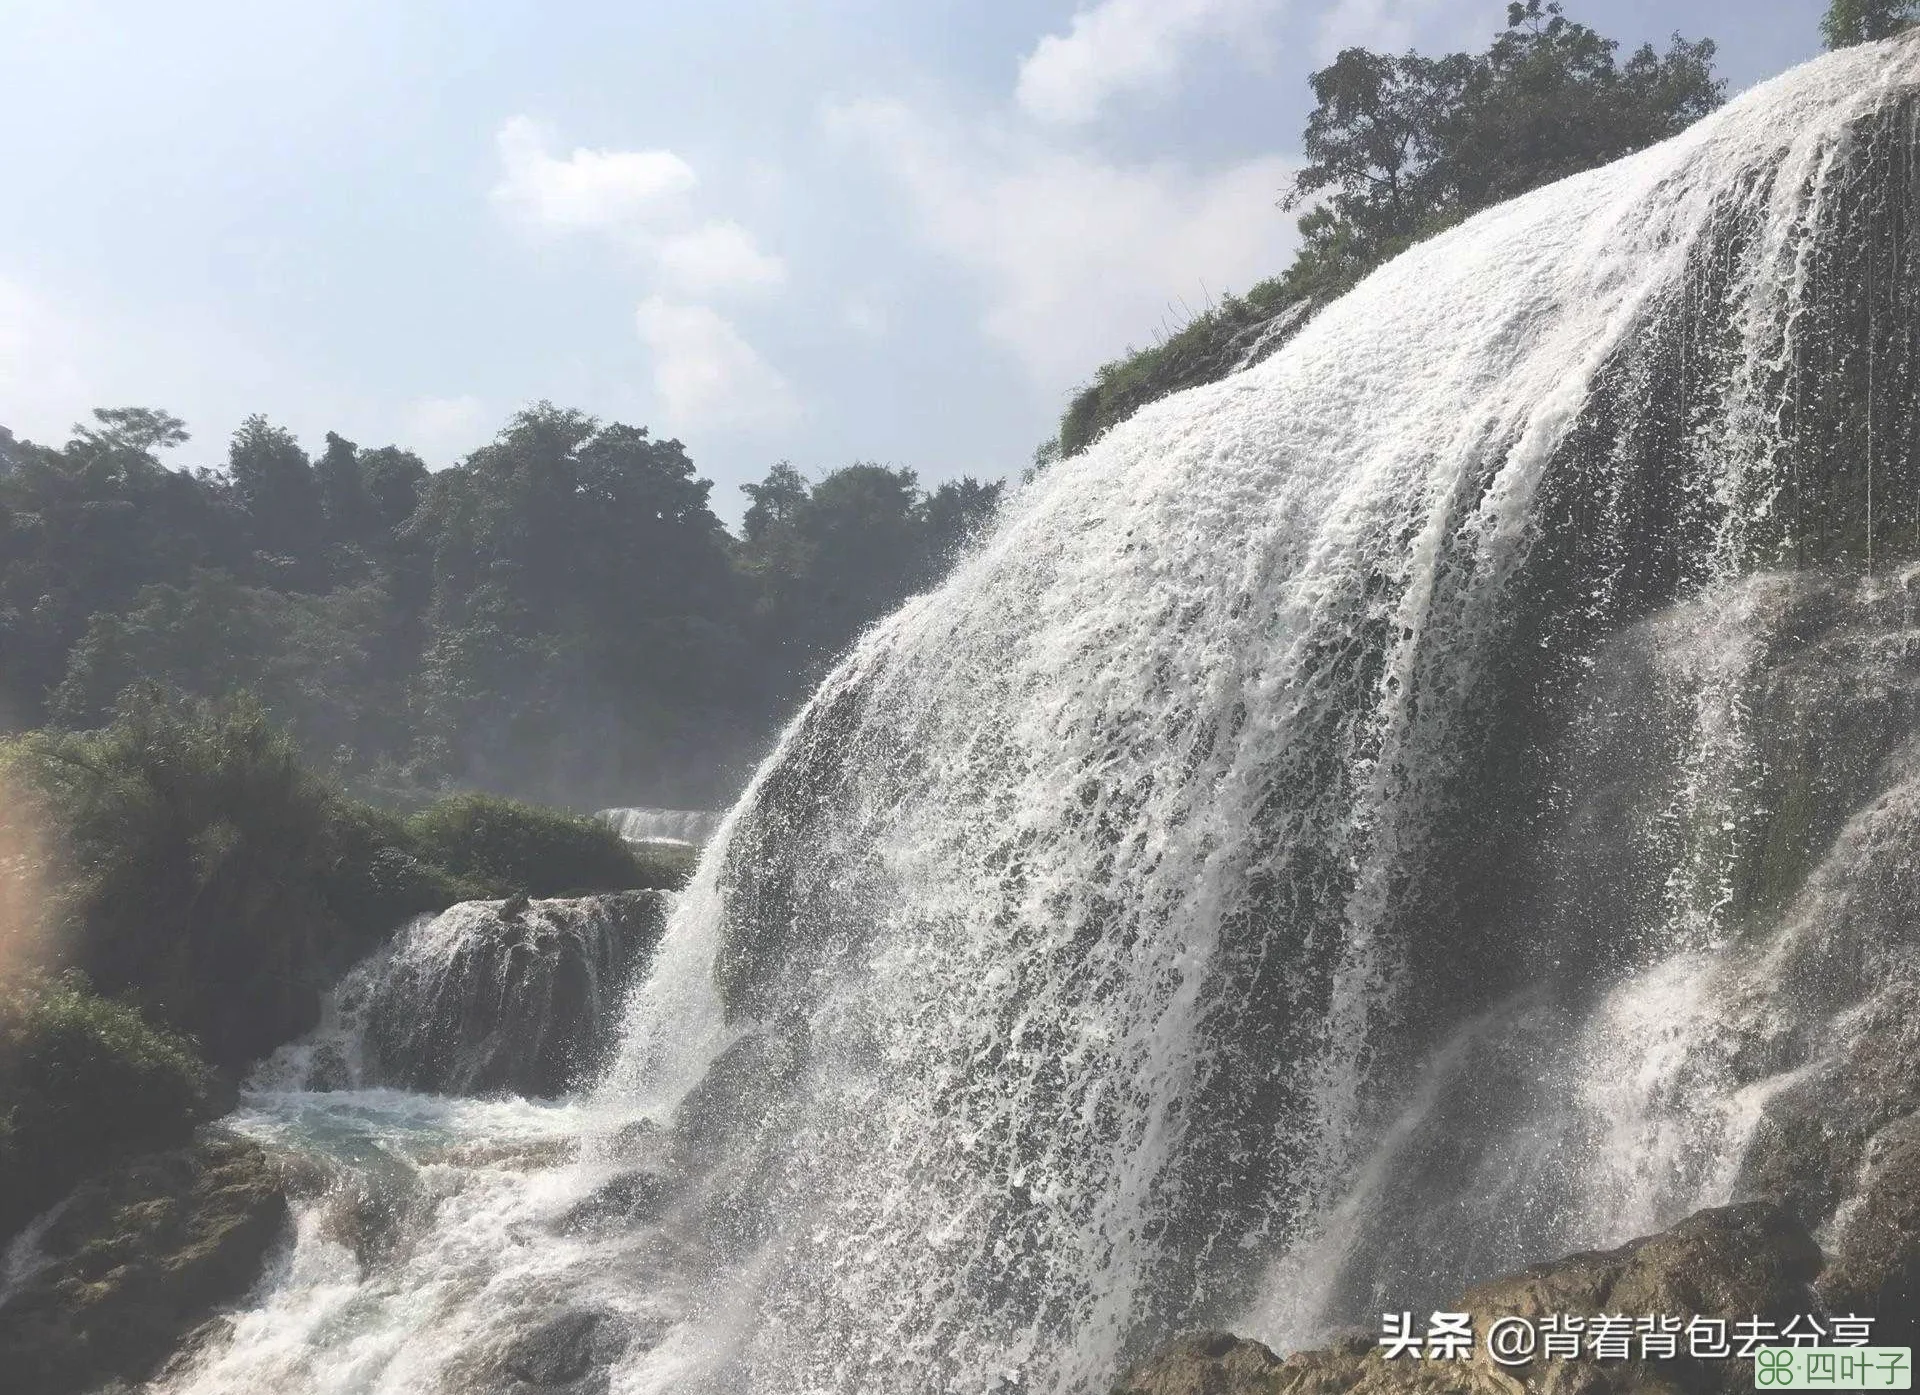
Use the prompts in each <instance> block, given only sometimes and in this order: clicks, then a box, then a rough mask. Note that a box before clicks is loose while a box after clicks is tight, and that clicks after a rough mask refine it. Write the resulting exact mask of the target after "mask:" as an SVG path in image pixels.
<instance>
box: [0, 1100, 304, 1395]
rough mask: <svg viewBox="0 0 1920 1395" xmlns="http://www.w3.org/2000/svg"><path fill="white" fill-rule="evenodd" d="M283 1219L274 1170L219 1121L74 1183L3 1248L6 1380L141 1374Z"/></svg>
mask: <svg viewBox="0 0 1920 1395" xmlns="http://www.w3.org/2000/svg"><path fill="white" fill-rule="evenodd" d="M287 1221H288V1212H287V1200H286V1193H285V1190H284V1187H283V1183H282V1180H281V1176H280V1172H279V1169H278V1168H276V1167H275V1166H274V1164H273V1163H272V1161H271V1160H270V1159H268V1157H267V1156H266V1155H265V1154H264V1153H263V1152H261V1150H260V1149H259V1148H258V1147H256V1146H255V1145H254V1144H252V1143H249V1142H246V1141H244V1140H242V1139H238V1138H235V1137H232V1136H231V1135H228V1134H224V1133H221V1132H218V1131H210V1132H208V1133H206V1134H203V1135H202V1137H201V1138H200V1139H199V1140H198V1141H196V1142H195V1143H193V1144H191V1145H189V1146H188V1147H185V1148H179V1149H175V1150H173V1151H170V1152H165V1153H154V1154H150V1155H148V1156H146V1157H143V1158H139V1159H137V1160H135V1161H134V1162H131V1163H129V1164H127V1165H126V1166H124V1167H121V1168H119V1169H117V1170H115V1171H113V1172H110V1173H108V1174H106V1175H104V1176H101V1177H97V1178H94V1179H92V1180H90V1181H88V1182H85V1183H82V1184H81V1186H80V1187H79V1189H78V1190H76V1191H75V1192H74V1193H73V1195H72V1196H71V1197H69V1198H68V1200H67V1201H66V1202H65V1203H64V1204H63V1205H62V1206H61V1208H60V1209H59V1210H58V1211H57V1212H56V1213H54V1215H53V1218H52V1219H51V1220H50V1221H48V1222H46V1223H45V1224H44V1226H36V1227H34V1228H33V1230H32V1231H30V1232H29V1234H28V1235H27V1236H26V1237H23V1239H22V1241H20V1242H18V1244H17V1245H16V1248H15V1250H14V1252H13V1253H12V1255H11V1256H10V1258H11V1259H12V1260H13V1261H14V1267H15V1270H16V1274H15V1282H14V1284H13V1286H12V1288H11V1289H10V1291H6V1292H5V1296H4V1298H0V1372H4V1373H5V1378H4V1380H5V1381H13V1382H16V1384H12V1385H8V1386H7V1388H8V1389H16V1390H23V1391H24V1390H31V1391H33V1392H35V1395H77V1392H81V1391H98V1390H114V1389H120V1388H124V1387H122V1386H121V1385H120V1384H119V1383H120V1382H134V1383H138V1382H140V1381H142V1380H144V1379H146V1378H147V1377H148V1376H150V1375H152V1374H153V1373H154V1371H155V1370H156V1369H157V1368H159V1367H160V1366H161V1365H162V1364H163V1363H164V1362H166V1360H167V1359H168V1357H169V1356H171V1355H173V1354H174V1353H176V1352H179V1351H182V1350H183V1349H187V1348H191V1347H192V1346H193V1341H192V1339H191V1337H190V1334H192V1333H193V1332H194V1331H195V1329H197V1328H199V1327H201V1326H202V1325H203V1324H205V1323H206V1322H207V1321H208V1320H209V1319H210V1318H212V1317H213V1315H214V1313H215V1312H216V1310H217V1309H218V1308H220V1307H221V1306H222V1305H223V1304H227V1303H231V1302H233V1301H235V1300H237V1299H239V1298H240V1297H242V1296H243V1295H244V1294H245V1293H246V1292H247V1290H248V1289H249V1288H251V1287H252V1286H253V1284H254V1282H255V1281H256V1280H257V1279H258V1278H259V1276H260V1274H261V1271H262V1268H263V1267H264V1265H265V1262H266V1258H267V1255H268V1252H269V1251H270V1250H271V1249H272V1247H273V1246H274V1244H275V1242H276V1241H277V1240H278V1239H279V1238H280V1237H281V1235H282V1233H283V1232H284V1230H285V1228H286V1226H287ZM34 1232H37V1233H34ZM0 1383H4V1381H0Z"/></svg>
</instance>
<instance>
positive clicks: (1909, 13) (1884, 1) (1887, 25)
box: [1820, 0, 1920, 48]
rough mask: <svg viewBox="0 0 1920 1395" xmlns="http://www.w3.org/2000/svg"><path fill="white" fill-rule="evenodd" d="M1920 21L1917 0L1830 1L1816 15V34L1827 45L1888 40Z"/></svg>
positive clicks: (1843, 45) (1836, 45)
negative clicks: (1819, 15)
mask: <svg viewBox="0 0 1920 1395" xmlns="http://www.w3.org/2000/svg"><path fill="white" fill-rule="evenodd" d="M1915 24H1920V0H1833V3H1832V4H1830V5H1828V6H1827V12H1826V14H1824V15H1822V16H1821V17H1820V36H1821V38H1823V39H1824V40H1826V44H1827V47H1828V48H1851V47H1852V46H1853V45H1855V44H1865V43H1872V42H1873V41H1874V40H1876V39H1890V38H1892V37H1893V36H1894V35H1895V34H1898V33H1900V32H1902V31H1903V30H1906V29H1911V28H1912V27H1913V26H1914V25H1915Z"/></svg>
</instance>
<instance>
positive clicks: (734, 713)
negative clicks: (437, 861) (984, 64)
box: [0, 403, 999, 807]
mask: <svg viewBox="0 0 1920 1395" xmlns="http://www.w3.org/2000/svg"><path fill="white" fill-rule="evenodd" d="M94 415H95V420H94V422H93V423H92V424H91V425H87V426H82V427H76V428H75V434H74V436H73V439H72V440H70V441H69V442H68V443H67V444H66V445H65V446H64V447H62V448H61V449H59V450H53V449H48V448H46V447H42V446H36V445H33V444H32V443H29V442H22V441H17V440H15V439H14V438H13V437H12V436H11V435H10V434H8V435H0V652H4V653H5V654H6V655H7V659H8V662H7V664H6V665H5V666H4V668H3V669H0V730H8V729H13V730H19V729H22V728H28V727H34V726H38V725H41V724H43V723H46V722H52V723H54V724H57V725H59V726H61V727H65V728H69V729H75V730H80V729H86V728H89V727H93V726H97V725H100V724H102V723H105V722H107V721H108V720H109V719H110V718H111V715H112V712H113V710H114V707H115V705H116V703H117V701H118V699H119V697H120V694H121V693H122V692H124V691H125V690H126V689H127V687H128V686H129V685H130V684H133V683H135V682H136V681H151V682H156V683H159V684H160V685H162V686H164V687H166V688H167V689H169V690H172V691H175V692H178V693H181V694H185V695H187V696H191V697H198V698H204V699H207V700H209V701H221V700H225V699H227V698H229V697H231V696H232V695H233V694H235V693H237V692H239V691H241V690H242V689H245V690H247V691H248V692H250V693H252V694H253V695H254V696H255V697H256V698H257V699H258V701H259V703H260V704H261V705H262V707H263V708H264V710H265V712H266V714H267V715H268V716H269V717H271V719H272V720H273V721H274V722H275V723H276V724H278V725H280V726H282V727H284V728H285V729H286V730H287V731H289V732H290V733H291V734H292V736H293V738H294V740H295V741H296V743H297V744H298V748H299V752H300V754H301V756H302V757H303V758H304V759H305V760H306V761H307V762H308V763H309V764H312V765H315V766H317V767H319V768H322V769H324V770H327V771H328V772H329V773H330V774H332V775H334V776H335V777H337V778H340V779H342V780H344V781H346V782H347V783H348V784H350V785H351V786H352V787H353V788H355V789H358V790H361V791H363V792H368V793H372V794H377V795H378V797H380V798H382V799H386V800H389V801H392V802H396V803H400V804H405V805H414V804H418V803H422V802H425V801H427V800H429V799H431V798H433V797H435V796H436V795H439V794H444V793H446V792H448V791H449V790H454V789H462V788H479V789H488V790H493V791H497V792H500V793H503V794H510V795H514V796H518V797H523V798H530V799H536V800H540V801H542V802H547V803H565V804H575V805H580V806H590V807H598V806H602V805H609V804H631V803H635V802H648V803H656V804H665V805H678V806H683V807H685V806H693V807H711V806H712V805H714V804H715V803H718V802H721V801H723V800H724V799H725V798H726V797H727V796H728V794H729V793H730V792H731V790H732V789H733V788H734V787H736V785H737V783H738V781H739V779H740V778H741V777H742V776H743V775H744V773H745V770H746V765H747V761H748V760H749V759H750V758H751V757H752V756H754V755H755V754H757V752H758V751H759V750H760V749H761V748H762V747H763V746H764V743H765V740H766V737H767V735H768V733H769V729H770V728H771V727H772V726H773V725H774V724H775V723H777V722H778V721H780V720H783V719H784V718H785V716H786V715H787V714H788V713H789V712H790V711H791V709H792V707H793V706H794V705H795V704H796V703H797V702H798V701H799V700H800V699H801V698H802V697H803V696H804V695H805V692H806V689H807V686H808V684H809V683H810V682H811V680H812V678H813V676H814V675H815V674H816V673H817V672H818V669H819V666H820V665H821V664H823V663H824V662H826V661H827V660H828V659H830V658H831V657H832V656H833V655H834V654H836V653H838V652H839V651H840V650H841V649H842V648H844V647H845V646H846V644H847V643H849V642H850V641H851V640H852V638H853V637H854V635H856V634H857V633H859V631H860V629H861V628H863V627H864V626H865V625H866V624H868V623H870V622H871V621H872V620H873V619H874V618H875V617H877V616H878V615H879V614H880V613H882V612H883V611H884V610H886V609H887V608H889V607H890V606H892V605H894V604H897V603H898V602H899V601H900V600H901V599H903V598H904V597H906V596H907V595H909V594H911V593H912V592H914V591H916V590H919V589H921V588H923V587H925V586H927V585H930V584H931V583H932V581H933V580H934V579H935V578H937V576H938V575H939V574H940V573H941V571H942V570H943V569H944V568H945V566H946V565H947V564H948V562H949V561H950V559H951V557H952V555H953V554H954V553H955V552H956V551H957V550H958V548H959V547H960V545H961V544H962V543H963V542H964V540H965V539H966V538H968V537H970V536H971V535H972V534H973V533H974V532H975V531H977V529H978V528H979V526H980V525H981V523H982V522H983V521H984V519H985V518H986V517H987V516H988V515H990V514H991V512H992V510H993V508H994V507H995V506H996V505H997V503H998V498H999V486H997V485H986V484H980V483H977V482H975V481H972V480H961V481H957V482H954V483H951V484H946V485H942V486H941V487H940V488H939V489H936V490H934V491H932V492H931V493H926V492H923V491H922V490H921V489H920V487H919V485H918V482H917V481H916V480H915V478H914V477H913V475H912V474H911V472H907V471H889V470H883V469H880V468H879V467H871V466H856V467H850V468H849V470H846V471H840V472H835V473H832V474H829V475H828V476H827V477H826V478H825V479H823V480H822V481H821V483H820V485H819V487H818V491H817V493H818V497H817V498H816V497H815V496H816V488H815V487H814V486H812V485H810V484H809V483H808V482H807V481H806V480H805V479H804V478H802V477H801V476H800V475H799V473H798V472H797V471H794V470H792V469H791V467H777V468H776V470H775V471H774V473H773V474H772V475H770V476H769V482H768V484H767V485H765V486H752V487H751V488H750V489H749V493H750V494H753V495H754V504H753V507H751V508H750V509H749V510H748V514H747V527H746V535H747V536H746V538H745V540H744V541H736V540H735V539H733V538H730V537H728V536H727V533H726V531H725V530H724V529H723V528H722V527H721V525H720V523H719V520H718V519H717V518H715V517H714V515H713V512H712V510H711V508H710V507H709V501H708V495H709V493H710V491H711V485H710V484H709V483H708V482H707V481H706V480H703V479H700V478H699V477H698V476H697V475H696V474H695V472H694V468H693V462H692V461H691V460H690V459H689V458H688V456H687V453H686V450H685V448H684V447H683V446H682V445H681V444H680V443H679V442H678V441H672V440H655V439H653V438H652V437H651V436H650V435H649V433H648V432H646V431H645V430H644V429H641V428H638V427H633V426H628V425H624V424H621V423H602V422H599V421H596V420H595V419H594V418H592V417H589V416H587V415H585V414H584V413H580V412H573V411H567V410H563V409H561V408H557V407H554V406H552V405H551V404H547V403H541V404H538V405H536V406H534V407H531V408H529V409H527V410H526V411H523V412H520V413H519V414H517V415H516V416H514V417H513V418H512V419H511V420H510V421H509V422H508V423H507V425H506V427H505V428H504V429H503V430H502V431H501V432H500V434H499V435H498V436H497V437H496V438H495V439H494V440H493V441H492V442H491V443H490V444H488V445H486V446H484V447H482V448H481V449H480V450H478V451H475V452H474V453H473V454H472V455H471V456H469V457H468V458H467V460H466V461H464V462H463V463H461V464H460V465H457V466H455V467H453V468H451V469H447V470H443V471H441V472H439V473H438V474H429V473H428V470H427V468H426V465H425V464H424V463H423V462H422V461H421V460H420V459H419V458H418V457H416V456H414V455H412V454H410V453H408V452H406V451H402V450H398V449H395V448H393V447H383V448H380V449H377V450H366V449H362V448H361V447H360V446H359V445H357V444H356V443H354V442H352V441H349V440H347V439H346V438H344V437H342V436H340V435H338V434H329V435H328V436H327V437H326V442H325V448H324V449H323V451H322V452H321V454H320V456H319V458H318V459H317V460H310V459H309V458H308V457H307V456H306V454H305V453H304V452H303V451H302V449H301V447H300V444H299V442H298V441H296V440H295V439H294V437H293V436H292V435H291V434H290V433H289V432H287V431H286V430H284V429H282V428H280V427H277V426H275V425H273V424H272V423H270V422H268V421H266V420H265V419H263V418H260V417H251V418H249V419H248V420H247V421H246V422H245V423H244V424H243V425H242V426H241V427H240V429H239V430H238V431H237V432H236V433H235V434H234V437H233V440H232V442H231V443H230V445H229V448H228V452H227V462H226V465H225V467H224V469H222V470H220V471H217V472H216V471H208V470H200V471H193V472H188V471H181V470H174V469H170V468H168V467H167V466H165V465H163V464H161V462H160V460H159V453H160V452H162V451H165V450H168V449H171V448H173V447H175V446H177V445H179V444H181V443H182V442H183V441H184V440H185V439H186V435H185V430H184V428H183V427H182V425H181V423H180V421H179V419H178V418H176V417H173V416H170V415H169V414H167V413H165V412H161V411H156V410H153V409H149V408H131V407H129V408H113V409H103V410H101V411H99V412H96V413H95V414H94ZM783 471H784V473H783Z"/></svg>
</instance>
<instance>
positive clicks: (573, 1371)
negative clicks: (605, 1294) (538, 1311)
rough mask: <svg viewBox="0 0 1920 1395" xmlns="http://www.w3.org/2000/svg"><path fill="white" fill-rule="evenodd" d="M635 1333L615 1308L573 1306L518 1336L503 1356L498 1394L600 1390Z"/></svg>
mask: <svg viewBox="0 0 1920 1395" xmlns="http://www.w3.org/2000/svg"><path fill="white" fill-rule="evenodd" d="M629 1339H630V1334H629V1332H628V1330H627V1327H626V1324H625V1323H624V1322H622V1321H621V1319H620V1318H619V1317H618V1316H617V1315H615V1314H613V1313H607V1312H601V1311H599V1310H596V1309H592V1308H574V1309H569V1310H567V1311H566V1312H562V1313H560V1314H558V1315H557V1316H554V1317H551V1318H548V1319H547V1320H546V1321H545V1322H542V1323H541V1324H540V1325H539V1326H537V1327H535V1328H533V1329H531V1330H530V1331H528V1332H525V1333H523V1334H522V1335H520V1336H518V1337H516V1338H514V1339H513V1340H512V1341H510V1342H508V1343H507V1345H506V1346H505V1347H504V1348H503V1349H502V1351H501V1353H500V1356H499V1359H498V1383H497V1384H496V1386H495V1390H496V1391H497V1392H498V1395H601V1393H602V1392H604V1391H605V1390H606V1389H607V1385H608V1367H610V1366H611V1365H612V1364H613V1363H614V1362H615V1361H616V1360H618V1359H619V1357H620V1354H621V1353H622V1352H623V1351H625V1350H626V1348H627V1344H628V1341H629Z"/></svg>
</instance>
